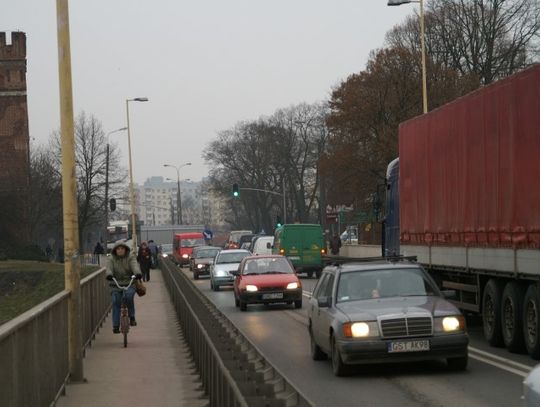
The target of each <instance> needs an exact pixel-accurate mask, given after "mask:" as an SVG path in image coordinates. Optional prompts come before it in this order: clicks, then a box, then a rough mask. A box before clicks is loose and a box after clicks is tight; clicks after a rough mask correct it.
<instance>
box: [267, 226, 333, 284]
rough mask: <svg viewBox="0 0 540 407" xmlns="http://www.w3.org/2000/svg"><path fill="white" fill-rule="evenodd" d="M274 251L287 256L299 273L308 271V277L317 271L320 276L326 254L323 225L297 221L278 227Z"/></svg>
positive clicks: (316, 273)
mask: <svg viewBox="0 0 540 407" xmlns="http://www.w3.org/2000/svg"><path fill="white" fill-rule="evenodd" d="M272 253H273V254H281V255H283V256H286V257H287V258H288V259H289V260H290V261H291V262H292V264H293V266H294V268H295V269H296V271H297V272H298V273H307V276H308V277H312V276H313V273H315V275H316V276H317V278H319V277H320V276H321V272H322V269H323V259H322V256H324V255H326V245H325V243H324V237H323V232H322V228H321V225H316V224H302V223H295V224H290V225H283V226H280V227H278V228H277V229H276V232H275V234H274V246H273V248H272Z"/></svg>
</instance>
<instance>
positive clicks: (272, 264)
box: [242, 257, 294, 275]
mask: <svg viewBox="0 0 540 407" xmlns="http://www.w3.org/2000/svg"><path fill="white" fill-rule="evenodd" d="M292 273H294V269H293V268H292V267H291V265H290V263H289V262H288V261H287V260H286V259H285V258H282V257H281V258H280V257H278V258H262V259H253V260H246V264H245V266H244V271H243V272H242V274H244V275H249V274H292Z"/></svg>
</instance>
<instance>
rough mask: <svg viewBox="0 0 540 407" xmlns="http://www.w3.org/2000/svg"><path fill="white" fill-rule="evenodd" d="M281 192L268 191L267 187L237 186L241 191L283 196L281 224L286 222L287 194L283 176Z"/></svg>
mask: <svg viewBox="0 0 540 407" xmlns="http://www.w3.org/2000/svg"><path fill="white" fill-rule="evenodd" d="M282 188H283V192H282V193H279V192H276V191H269V190H268V189H260V188H238V189H239V190H241V191H259V192H266V193H268V194H272V195H277V196H282V197H283V224H285V223H287V206H286V205H287V196H286V193H285V178H284V179H283V185H282Z"/></svg>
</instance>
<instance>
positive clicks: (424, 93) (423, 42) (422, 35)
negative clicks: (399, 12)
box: [420, 0, 428, 113]
mask: <svg viewBox="0 0 540 407" xmlns="http://www.w3.org/2000/svg"><path fill="white" fill-rule="evenodd" d="M420 42H421V47H422V103H423V107H424V113H427V112H428V101H427V78H426V76H427V75H426V40H425V29H424V0H420Z"/></svg>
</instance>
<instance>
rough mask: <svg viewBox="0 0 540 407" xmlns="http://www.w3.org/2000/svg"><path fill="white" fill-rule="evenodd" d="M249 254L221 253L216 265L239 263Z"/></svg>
mask: <svg viewBox="0 0 540 407" xmlns="http://www.w3.org/2000/svg"><path fill="white" fill-rule="evenodd" d="M249 254H250V253H249V252H245V253H244V252H236V253H221V254H220V255H219V257H218V258H217V261H216V264H227V263H240V262H241V261H242V259H243V258H244V257H246V256H249Z"/></svg>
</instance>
